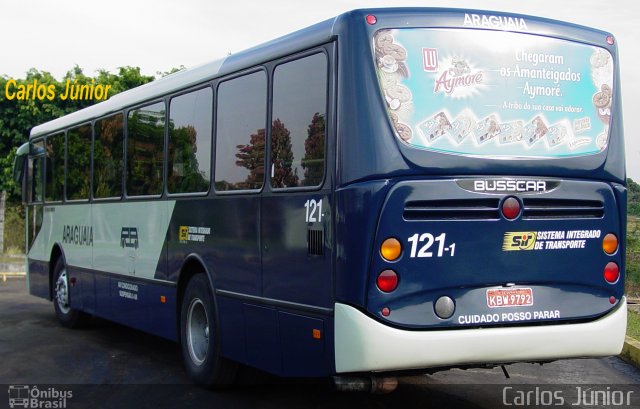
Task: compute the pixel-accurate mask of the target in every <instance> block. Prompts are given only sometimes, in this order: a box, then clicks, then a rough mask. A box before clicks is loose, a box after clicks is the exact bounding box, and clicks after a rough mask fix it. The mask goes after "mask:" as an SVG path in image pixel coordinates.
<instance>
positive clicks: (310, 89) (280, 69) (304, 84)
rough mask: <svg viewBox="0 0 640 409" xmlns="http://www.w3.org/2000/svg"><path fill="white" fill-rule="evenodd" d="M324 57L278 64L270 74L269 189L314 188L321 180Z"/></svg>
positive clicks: (324, 115)
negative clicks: (271, 113) (271, 97)
mask: <svg viewBox="0 0 640 409" xmlns="http://www.w3.org/2000/svg"><path fill="white" fill-rule="evenodd" d="M326 113H327V57H326V55H325V54H324V53H318V54H313V55H311V56H308V57H304V58H300V59H298V60H294V61H291V62H287V63H284V64H281V65H278V66H277V67H276V69H275V72H274V74H273V115H272V123H271V186H273V187H274V188H287V187H301V186H318V185H320V184H321V183H322V180H323V177H324V149H325V148H324V147H325V135H326V124H325V121H326V116H327V115H326Z"/></svg>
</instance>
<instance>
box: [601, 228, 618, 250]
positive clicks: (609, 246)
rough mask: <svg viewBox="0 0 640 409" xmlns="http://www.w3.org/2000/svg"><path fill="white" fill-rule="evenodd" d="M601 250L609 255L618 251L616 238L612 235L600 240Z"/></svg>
mask: <svg viewBox="0 0 640 409" xmlns="http://www.w3.org/2000/svg"><path fill="white" fill-rule="evenodd" d="M602 250H604V252H605V253H607V254H609V255H611V254H614V253H615V252H616V251H618V237H616V235H615V234H613V233H609V234H607V235H606V236H604V239H602Z"/></svg>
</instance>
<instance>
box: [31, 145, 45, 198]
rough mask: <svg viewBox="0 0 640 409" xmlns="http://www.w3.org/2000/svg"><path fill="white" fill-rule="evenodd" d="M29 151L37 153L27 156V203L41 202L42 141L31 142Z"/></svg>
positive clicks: (42, 177) (42, 179) (42, 188)
mask: <svg viewBox="0 0 640 409" xmlns="http://www.w3.org/2000/svg"><path fill="white" fill-rule="evenodd" d="M31 145H32V147H31V152H32V153H36V154H39V155H38V156H34V157H30V158H29V168H28V171H27V172H28V180H27V186H28V190H29V193H28V198H27V202H28V203H42V192H43V191H44V185H43V183H44V155H42V153H43V152H44V141H36V142H33V143H32V144H31Z"/></svg>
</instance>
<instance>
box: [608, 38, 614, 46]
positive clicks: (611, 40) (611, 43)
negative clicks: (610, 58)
mask: <svg viewBox="0 0 640 409" xmlns="http://www.w3.org/2000/svg"><path fill="white" fill-rule="evenodd" d="M613 43H614V41H613V36H607V44H609V45H613Z"/></svg>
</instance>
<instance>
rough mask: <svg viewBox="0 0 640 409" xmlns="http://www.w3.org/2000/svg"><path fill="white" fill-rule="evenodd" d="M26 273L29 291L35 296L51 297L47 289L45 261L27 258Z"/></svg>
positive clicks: (47, 268) (46, 265) (46, 263)
mask: <svg viewBox="0 0 640 409" xmlns="http://www.w3.org/2000/svg"><path fill="white" fill-rule="evenodd" d="M27 274H29V293H30V294H31V295H35V296H36V297H42V298H46V299H48V300H49V299H51V293H50V291H49V263H48V262H46V261H40V260H33V259H31V258H29V259H28V262H27Z"/></svg>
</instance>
